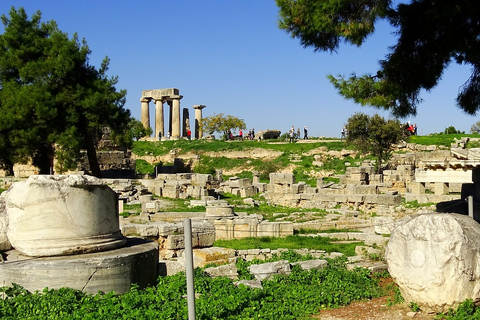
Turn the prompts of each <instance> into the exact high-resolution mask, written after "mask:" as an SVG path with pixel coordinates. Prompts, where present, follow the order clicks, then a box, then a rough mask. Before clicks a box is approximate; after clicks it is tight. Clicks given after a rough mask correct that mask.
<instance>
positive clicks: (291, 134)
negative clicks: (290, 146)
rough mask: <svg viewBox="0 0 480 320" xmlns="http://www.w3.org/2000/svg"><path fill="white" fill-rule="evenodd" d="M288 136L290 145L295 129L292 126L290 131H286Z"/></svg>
mask: <svg viewBox="0 0 480 320" xmlns="http://www.w3.org/2000/svg"><path fill="white" fill-rule="evenodd" d="M288 135H289V136H290V143H292V142H293V139H294V136H295V128H294V127H293V126H292V129H290V131H288Z"/></svg>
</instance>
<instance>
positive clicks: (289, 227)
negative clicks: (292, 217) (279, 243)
mask: <svg viewBox="0 0 480 320" xmlns="http://www.w3.org/2000/svg"><path fill="white" fill-rule="evenodd" d="M291 235H293V223H291V222H288V221H285V222H268V221H262V222H261V223H260V224H259V225H258V226H257V234H256V236H257V237H286V236H291Z"/></svg>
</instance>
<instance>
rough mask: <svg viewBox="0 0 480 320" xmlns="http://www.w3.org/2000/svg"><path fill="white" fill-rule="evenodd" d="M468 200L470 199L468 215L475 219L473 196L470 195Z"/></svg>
mask: <svg viewBox="0 0 480 320" xmlns="http://www.w3.org/2000/svg"><path fill="white" fill-rule="evenodd" d="M467 201H468V216H469V217H470V218H472V219H473V197H472V196H468V197H467Z"/></svg>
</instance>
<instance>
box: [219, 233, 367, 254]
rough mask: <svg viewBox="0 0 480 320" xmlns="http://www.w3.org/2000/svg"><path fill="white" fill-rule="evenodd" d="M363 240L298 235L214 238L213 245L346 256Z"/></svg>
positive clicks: (240, 248) (353, 252) (353, 251)
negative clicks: (348, 240)
mask: <svg viewBox="0 0 480 320" xmlns="http://www.w3.org/2000/svg"><path fill="white" fill-rule="evenodd" d="M359 245H363V242H360V241H359V242H354V243H335V242H332V239H330V238H328V237H305V236H299V235H293V236H287V237H283V238H277V237H259V238H245V239H233V240H216V241H215V243H214V246H217V247H223V248H231V249H236V250H248V249H272V250H275V249H279V248H285V249H292V250H293V249H303V248H306V249H310V250H325V251H326V252H341V253H343V254H344V255H346V256H347V257H350V256H354V255H355V247H356V246H359Z"/></svg>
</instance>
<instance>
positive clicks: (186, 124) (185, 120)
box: [182, 108, 190, 137]
mask: <svg viewBox="0 0 480 320" xmlns="http://www.w3.org/2000/svg"><path fill="white" fill-rule="evenodd" d="M188 130H190V113H189V112H188V108H183V117H182V137H187V131H188Z"/></svg>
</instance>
